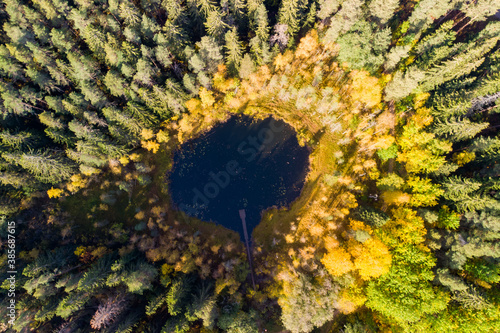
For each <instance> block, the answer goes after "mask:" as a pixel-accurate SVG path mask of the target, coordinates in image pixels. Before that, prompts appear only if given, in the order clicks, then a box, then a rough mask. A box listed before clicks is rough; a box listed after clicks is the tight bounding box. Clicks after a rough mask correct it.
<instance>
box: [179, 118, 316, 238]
mask: <svg viewBox="0 0 500 333" xmlns="http://www.w3.org/2000/svg"><path fill="white" fill-rule="evenodd" d="M308 158H309V151H308V149H307V148H306V147H301V146H300V145H299V144H298V142H297V137H296V133H295V131H294V129H293V128H292V127H291V126H289V125H288V124H286V123H284V122H283V121H278V120H274V119H273V118H271V117H269V118H267V119H264V120H253V119H252V118H250V117H247V116H233V117H232V118H230V119H229V120H228V121H227V122H225V123H223V124H220V125H218V126H215V127H214V128H213V129H212V130H210V131H209V132H207V133H206V134H204V135H202V136H200V137H199V138H196V139H193V140H191V141H188V142H186V143H184V144H183V145H182V146H181V147H180V149H179V150H178V151H177V152H176V153H175V155H174V165H173V169H172V172H171V174H170V193H171V196H172V200H173V202H174V203H175V204H176V205H177V207H178V208H179V209H181V210H182V211H184V212H186V213H187V214H188V215H191V216H194V217H198V218H200V219H202V220H205V221H213V222H217V223H219V224H222V225H223V226H225V227H226V228H229V229H233V230H236V231H238V232H239V233H240V234H241V235H242V234H243V230H242V227H241V220H240V219H239V215H238V210H240V209H245V210H246V215H247V218H246V222H247V227H248V231H249V232H251V231H252V230H253V228H254V227H255V226H256V225H257V224H258V223H259V222H260V219H261V212H262V211H263V210H265V209H266V208H269V207H272V206H278V207H283V206H288V205H289V204H290V203H291V202H292V201H293V200H295V199H296V198H297V197H298V196H299V194H300V191H301V189H302V186H303V185H304V180H305V176H306V173H307V169H308V166H309V164H308V163H309V162H308Z"/></svg>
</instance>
